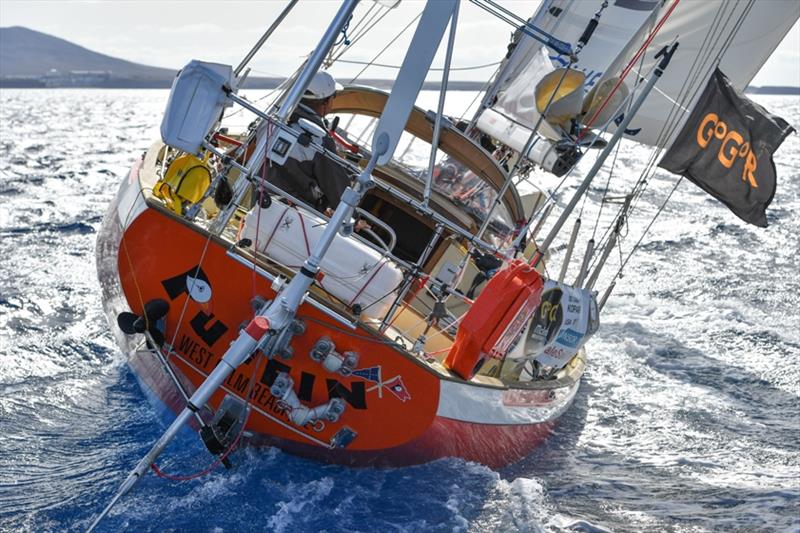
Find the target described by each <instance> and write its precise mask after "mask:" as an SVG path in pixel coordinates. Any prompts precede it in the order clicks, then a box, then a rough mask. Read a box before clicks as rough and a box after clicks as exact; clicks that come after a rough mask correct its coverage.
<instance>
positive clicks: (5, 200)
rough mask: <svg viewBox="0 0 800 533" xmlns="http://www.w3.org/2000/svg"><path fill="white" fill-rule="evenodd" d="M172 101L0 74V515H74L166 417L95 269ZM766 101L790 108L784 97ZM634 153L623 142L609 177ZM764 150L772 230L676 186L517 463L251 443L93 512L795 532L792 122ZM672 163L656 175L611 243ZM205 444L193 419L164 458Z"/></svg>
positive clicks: (189, 464) (799, 272)
mask: <svg viewBox="0 0 800 533" xmlns="http://www.w3.org/2000/svg"><path fill="white" fill-rule="evenodd" d="M455 95H456V96H454V97H453V98H454V99H455V100H454V101H453V100H451V101H449V102H448V105H451V106H454V105H456V106H457V104H461V106H462V107H464V106H466V105H467V104H468V103H469V101H471V100H472V98H473V97H474V93H455ZM166 97H167V92H166V91H157V90H153V91H149V90H83V89H74V90H55V89H53V90H44V89H43V90H2V91H0V530H3V531H36V532H43V531H54V532H61V531H81V530H84V529H85V528H86V527H88V525H89V524H90V523H91V520H92V518H93V516H94V515H96V513H98V512H99V511H100V510H101V509H102V508H103V507H104V506H105V504H106V503H107V502H108V500H109V499H110V498H111V496H112V495H113V494H114V492H115V491H116V489H117V487H118V485H119V484H120V483H121V482H122V480H123V479H124V478H125V476H126V474H127V473H128V472H129V471H130V469H131V468H132V467H133V466H134V465H135V464H136V462H137V461H138V460H139V459H140V458H141V457H142V456H143V455H144V454H145V453H146V451H147V450H148V449H149V448H150V446H151V444H152V443H153V442H154V441H155V440H156V439H157V438H158V436H159V435H160V434H161V432H162V431H163V429H164V428H165V424H166V423H168V422H169V416H166V415H164V413H159V411H158V409H155V408H154V406H153V405H151V404H150V403H149V402H148V401H147V399H146V397H145V395H144V394H143V392H142V391H141V389H140V388H139V386H138V384H137V381H136V379H135V377H134V376H133V375H132V373H131V371H130V370H129V368H128V367H127V365H126V363H125V357H124V356H123V354H122V353H121V352H120V351H119V350H118V348H117V346H116V345H115V343H114V341H113V339H112V336H111V334H110V330H109V326H108V324H107V322H106V319H105V316H104V315H103V313H102V310H101V302H100V290H99V286H98V282H97V278H96V272H95V266H94V246H95V238H96V234H97V230H98V227H99V225H100V222H101V219H102V216H103V214H104V212H105V209H106V206H107V205H108V204H109V202H110V201H111V199H112V197H113V195H114V193H115V191H116V189H117V184H118V182H119V181H120V179H122V178H123V177H124V176H125V175H126V172H127V169H128V168H129V166H130V164H131V163H132V162H133V161H134V160H135V159H136V158H138V157H139V156H140V155H141V153H142V152H143V151H144V150H145V149H146V148H147V147H148V146H149V144H150V143H151V142H152V141H153V140H154V139H156V138H157V136H158V126H159V124H160V120H161V113H162V112H163V109H164V105H165V102H166ZM428 100H431V98H430V95H428ZM756 100H758V101H759V102H760V103H761V104H763V105H765V106H766V107H767V108H768V109H770V110H772V111H773V112H775V113H777V114H779V115H781V116H783V117H784V118H786V119H787V120H788V121H789V122H790V123H792V124H793V125H794V126H795V127H800V99H798V97H785V96H770V97H760V96H759V97H756ZM430 107H432V105H431V106H430ZM648 155H649V152H647V151H645V150H642V149H641V148H639V147H637V146H636V145H634V144H632V143H629V144H626V145H624V146H623V147H622V148H621V149H620V151H619V153H618V154H617V157H616V163H615V180H616V179H617V177H619V178H620V179H622V180H625V179H628V182H630V180H631V179H635V176H636V175H638V172H639V171H640V170H641V166H642V164H643V163H644V162H645V160H646V157H647V156H648ZM775 160H776V166H777V173H778V176H779V178H778V191H777V194H776V195H775V199H774V202H773V204H772V206H771V207H770V209H769V217H768V219H769V224H770V226H769V228H767V229H759V228H756V227H753V226H748V225H746V224H744V223H743V222H741V221H739V220H738V219H737V218H736V217H735V216H734V215H733V214H731V213H730V212H729V211H728V210H727V209H726V208H724V207H722V206H721V205H720V204H719V203H718V202H716V201H715V200H713V199H711V198H709V197H707V196H706V195H705V194H704V193H702V192H701V191H700V190H699V189H697V188H696V187H694V186H693V185H692V184H690V183H688V182H684V183H682V184H681V185H680V187H679V188H678V190H677V191H676V192H675V195H674V197H673V201H672V202H671V203H670V204H668V206H667V208H666V209H665V210H664V212H663V213H662V215H661V218H660V219H659V221H658V222H657V223H656V224H655V226H654V227H653V230H652V231H651V233H650V234H648V236H647V237H646V238H645V240H644V241H643V245H642V248H641V250H640V251H639V253H638V254H637V255H635V256H634V259H633V260H632V261H631V262H630V263H629V264H628V266H627V267H626V269H625V270H624V277H623V278H622V280H621V282H620V284H619V286H618V288H617V290H616V291H615V293H614V294H613V295H612V297H611V299H610V301H609V303H608V305H607V306H606V308H605V310H604V313H603V315H602V325H601V329H600V331H599V332H598V334H597V335H596V336H595V337H594V338H593V339H592V340H591V341H590V343H589V345H588V354H589V364H588V369H587V373H586V376H585V379H584V382H583V384H582V386H581V389H580V391H579V393H578V395H577V399H576V401H575V403H574V405H573V406H572V408H571V409H570V410H569V411H568V412H567V413H566V414H565V415H564V416H563V418H562V419H561V420H560V422H559V424H558V426H557V428H556V430H555V433H554V434H553V435H552V436H551V438H550V439H549V440H548V441H547V442H546V443H545V444H544V445H543V446H542V447H541V448H539V449H538V450H537V451H536V452H534V453H533V454H532V455H531V456H530V457H528V458H527V459H525V460H523V461H521V462H520V463H518V464H515V465H513V466H511V467H508V468H506V469H503V470H501V471H493V470H490V469H489V468H486V467H483V466H481V465H478V464H473V463H469V462H465V461H463V460H460V459H445V460H439V461H436V462H434V463H431V464H426V465H421V466H416V467H411V468H397V469H371V468H364V469H351V468H345V467H341V466H331V465H326V464H321V463H317V462H314V461H310V460H306V459H302V458H298V457H294V456H291V455H288V454H286V453H284V452H282V451H279V450H276V449H269V448H262V449H243V450H239V451H236V452H235V453H234V454H233V456H232V459H233V462H234V463H235V467H234V468H233V469H232V470H225V469H222V468H221V469H218V470H215V471H213V472H212V473H211V474H210V475H208V476H205V477H203V478H200V479H198V480H194V481H188V482H173V481H168V480H164V479H160V478H157V477H155V476H152V475H149V476H147V477H146V478H145V479H144V480H143V481H142V482H140V483H139V485H138V486H137V487H136V489H135V490H134V491H133V492H132V493H131V494H129V495H128V496H127V497H126V498H125V499H123V501H122V502H121V503H120V504H119V505H118V506H117V507H115V508H114V510H113V511H112V513H111V514H110V516H109V517H108V518H107V520H106V521H105V522H103V524H102V526H101V528H100V530H101V531H109V532H111V531H121V530H129V531H208V532H239V531H276V532H317V531H326V532H337V531H348V532H389V531H395V532H419V531H441V532H445V531H447V532H451V531H458V532H462V531H463V532H465V531H470V532H472V531H479V532H483V531H491V532H495V531H496V532H509V531H524V532H527V531H567V532H574V531H580V532H605V531H618V532H629V531H630V532H638V531H676V532H700V531H798V530H800V268H799V267H798V263H800V137H799V136H798V135H792V136H790V137H789V138H788V139H787V140H786V141H785V143H784V145H783V146H782V148H781V149H780V151H779V152H778V153H777V154H776V157H775ZM582 168H583V167H582ZM542 180H543V181H542V182H541V184H542V185H543V186H544V187H546V188H552V187H555V185H556V184H557V181H555V179H553V178H550V181H547V180H548V179H547V178H543V179H542ZM574 182H575V180H572V182H570V185H569V186H568V187H567V188H566V189H565V190H566V191H569V189H570V187H574ZM615 182H616V181H612V189H614V187H615V185H613V183H615ZM604 183H605V180H599V181H598V184H597V185H596V186H595V187H594V188H593V189H592V190H591V191H590V194H589V199H588V201H587V207H586V209H587V210H588V211H587V216H586V217H585V223H586V221H589V220H591V219H592V216H590V215H589V214H588V213H590V212H597V210H598V206H599V201H600V198H601V197H602V194H603V188H604ZM674 183H675V178H674V177H673V176H670V175H668V174H666V173H661V172H659V173H658V174H657V175H656V178H654V179H653V180H651V183H650V185H649V187H648V190H647V193H646V194H645V196H644V197H643V199H642V202H641V204H640V205H639V208H640V209H639V214H640V215H641V216H640V217H639V218H636V219H633V218H632V220H631V221H630V222H629V227H628V233H627V236H626V238H625V239H624V240H623V247H624V250H625V251H627V250H629V249H630V247H631V246H632V245H633V243H634V242H635V241H636V239H638V236H639V235H640V234H641V230H642V229H643V228H644V225H645V224H646V222H647V221H648V216H652V214H653V213H654V212H655V210H656V209H657V208H658V206H659V205H660V203H661V201H663V199H664V197H665V196H666V194H667V193H668V192H669V190H670V189H671V188H672V186H673V184H674ZM619 190H620V191H622V190H623V189H622V187H621V186H620V187H619ZM592 209H594V211H592ZM587 226H590V225H588V224H587ZM615 253H616V252H615ZM556 258H557V255H556ZM209 462H210V458H209V456H208V454H207V452H205V450H204V448H203V446H202V445H201V444H200V443H199V440H198V439H197V437H196V436H195V435H194V434H192V433H191V432H189V431H186V432H184V433H182V434H181V435H180V436H179V438H178V439H177V441H176V442H175V443H174V444H173V445H171V446H170V447H169V448H168V451H167V452H166V454H165V455H164V456H163V457H162V458H161V459H160V461H159V465H160V466H161V468H162V469H164V470H167V471H169V472H171V473H181V474H188V473H192V472H195V471H198V470H202V469H203V468H204V467H205V466H206V465H207V464H208V463H209Z"/></svg>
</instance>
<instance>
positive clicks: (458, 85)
mask: <svg viewBox="0 0 800 533" xmlns="http://www.w3.org/2000/svg"><path fill="white" fill-rule="evenodd" d="M176 72H177V69H175V70H173V69H168V68H158V67H150V66H148V65H142V64H140V63H134V62H132V61H125V60H124V59H119V58H116V57H111V56H107V55H105V54H100V53H98V52H93V51H92V50H89V49H88V48H84V47H83V46H78V45H77V44H73V43H71V42H69V41H66V40H64V39H59V38H58V37H54V36H52V35H48V34H46V33H42V32H39V31H35V30H31V29H28V28H23V27H21V26H11V27H8V28H0V87H119V88H169V87H170V86H171V85H172V80H173V79H174V78H175V73H176ZM281 81H282V79H281V78H256V77H252V78H250V77H248V78H247V81H246V82H245V87H247V88H250V89H273V88H275V87H277V86H278V84H279V83H280V82H281ZM358 83H360V84H362V85H369V86H372V87H378V88H380V89H386V90H388V89H391V87H392V84H393V80H382V79H360V80H359V82H358ZM483 85H484V82H483V81H457V80H451V81H450V83H449V89H450V90H455V91H459V90H460V91H478V90H480V89H482V88H483ZM423 89H431V90H438V89H439V82H438V81H429V82H426V83H425V84H424V85H423ZM747 91H748V92H750V93H756V94H800V87H773V86H769V87H752V86H751V87H748V88H747Z"/></svg>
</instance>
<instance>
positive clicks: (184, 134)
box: [161, 59, 236, 154]
mask: <svg viewBox="0 0 800 533" xmlns="http://www.w3.org/2000/svg"><path fill="white" fill-rule="evenodd" d="M223 86H228V87H230V88H231V89H232V90H234V91H235V90H236V79H235V78H234V76H233V69H232V68H231V66H230V65H221V64H219V63H206V62H203V61H198V60H196V59H193V60H192V61H190V62H189V64H188V65H186V66H185V67H183V69H181V71H180V72H178V75H177V76H176V77H175V81H173V82H172V90H171V91H170V94H169V100H168V101H167V109H166V111H165V112H164V119H163V120H162V121H161V139H162V140H163V141H164V143H165V144H167V145H169V146H172V147H173V148H178V149H180V150H183V151H185V152H189V153H190V154H196V153H197V152H198V151H199V150H200V147H201V146H202V145H203V141H204V140H205V138H206V136H207V135H208V134H209V132H211V130H212V128H214V126H215V125H216V124H217V122H219V120H220V119H221V118H222V112H223V111H224V109H225V108H226V107H229V106H230V105H231V102H230V100H229V99H228V97H227V95H226V94H225V91H224V90H223Z"/></svg>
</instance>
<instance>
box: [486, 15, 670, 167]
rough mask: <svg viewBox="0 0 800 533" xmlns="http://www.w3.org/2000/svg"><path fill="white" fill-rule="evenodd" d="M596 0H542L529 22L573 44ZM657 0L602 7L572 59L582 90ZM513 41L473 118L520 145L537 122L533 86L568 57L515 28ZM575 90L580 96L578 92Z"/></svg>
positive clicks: (546, 132) (506, 140) (514, 145)
mask: <svg viewBox="0 0 800 533" xmlns="http://www.w3.org/2000/svg"><path fill="white" fill-rule="evenodd" d="M602 4H603V2H602V1H589V0H584V1H579V2H576V1H572V0H550V1H545V2H543V3H542V5H541V6H540V7H539V9H538V11H537V12H536V14H535V15H534V16H533V17H532V18H531V19H530V22H531V24H533V25H535V26H536V27H538V28H541V29H542V30H543V31H545V32H547V33H549V34H551V35H553V36H555V37H556V38H557V39H560V40H562V41H566V42H569V43H572V45H573V47H574V46H576V44H577V43H578V41H579V39H580V37H581V35H582V34H583V32H584V30H585V29H586V27H587V25H588V24H589V21H590V20H591V19H592V17H594V15H595V13H596V12H598V11H599V10H600V9H601V7H602ZM661 4H662V0H616V2H613V3H609V5H608V6H607V7H606V8H605V9H603V10H602V12H601V15H600V23H599V25H598V26H597V29H596V30H595V31H594V33H593V34H592V36H591V38H590V39H589V41H588V43H587V44H586V45H585V46H584V47H583V48H582V49H581V50H580V53H579V54H578V58H577V59H578V60H577V62H576V63H574V64H573V68H574V69H576V70H578V71H579V72H582V73H583V74H584V75H585V79H584V81H583V87H582V89H583V91H584V92H585V91H589V90H590V89H591V88H592V87H593V86H594V85H595V84H596V82H597V81H598V80H599V79H600V78H601V76H602V75H603V73H604V72H605V70H606V69H607V68H608V66H609V65H610V64H611V62H612V61H613V60H614V58H615V57H617V56H618V54H619V53H621V52H622V51H623V50H624V49H625V48H626V47H627V46H628V44H629V42H630V41H631V39H632V38H633V36H634V35H635V34H636V33H637V31H638V30H639V28H640V27H641V26H642V25H643V24H644V23H645V22H646V21H647V20H648V17H649V16H650V15H651V13H652V12H653V11H654V10H655V8H656V7H658V6H660V5H661ZM515 43H516V44H515V45H513V50H512V52H511V53H510V56H509V57H508V58H507V59H506V61H505V63H504V65H503V66H502V68H501V71H500V73H499V75H498V77H497V79H496V81H495V84H494V85H493V86H492V88H491V89H490V90H489V91H488V94H487V97H488V98H487V99H488V100H489V101H490V102H491V105H490V106H488V107H487V109H485V110H484V111H483V112H482V113H481V114H480V115H479V117H478V120H477V122H476V124H477V126H478V128H479V129H480V130H481V131H483V132H485V133H487V134H489V135H491V136H492V137H494V138H496V139H498V140H499V141H501V142H503V143H504V144H506V145H508V146H510V147H511V148H513V149H515V150H517V151H520V150H522V148H523V147H524V145H525V142H526V141H527V140H528V137H529V136H530V133H531V130H532V129H533V128H534V127H535V126H536V125H537V122H539V112H538V111H537V109H536V105H535V95H534V88H535V87H536V86H537V84H538V83H539V81H540V80H542V78H544V77H545V76H546V75H547V74H549V73H551V72H553V70H554V69H555V67H562V66H566V65H567V64H569V58H568V57H565V56H563V55H559V54H557V53H556V52H553V51H552V50H550V49H548V48H546V47H545V46H544V45H543V44H541V43H539V42H538V41H536V40H534V39H532V38H531V37H529V36H527V35H524V34H522V33H521V32H518V34H517V35H516V36H515ZM580 96H581V98H582V96H583V94H580ZM539 131H540V133H542V134H543V135H545V136H547V137H549V138H551V139H557V138H559V137H560V134H559V132H557V131H553V130H552V129H550V128H549V126H548V125H547V124H546V123H543V124H540V126H539Z"/></svg>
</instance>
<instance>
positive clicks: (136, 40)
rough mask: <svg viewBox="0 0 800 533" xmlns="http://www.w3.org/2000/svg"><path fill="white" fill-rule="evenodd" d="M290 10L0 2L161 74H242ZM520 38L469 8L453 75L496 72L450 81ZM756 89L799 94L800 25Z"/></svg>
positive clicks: (410, 14) (178, 3)
mask: <svg viewBox="0 0 800 533" xmlns="http://www.w3.org/2000/svg"><path fill="white" fill-rule="evenodd" d="M684 1H702V0H684ZM775 1H780V2H800V0H775ZM286 3H287V2H286V1H284V0H236V1H234V0H229V1H202V0H201V1H196V0H195V1H193V0H135V1H129V0H0V26H25V27H27V28H31V29H34V30H38V31H42V32H45V33H49V34H51V35H55V36H57V37H61V38H63V39H66V40H68V41H71V42H74V43H76V44H79V45H81V46H84V47H86V48H89V49H90V50H93V51H96V52H100V53H103V54H107V55H110V56H114V57H119V58H122V59H127V60H129V61H134V62H137V63H143V64H146V65H152V66H159V67H166V68H173V69H177V68H179V67H181V66H183V65H184V64H186V63H187V62H188V61H189V60H191V59H203V60H207V61H215V62H219V63H226V64H231V65H236V64H237V63H238V62H239V60H240V59H241V58H242V57H243V56H244V55H245V54H246V53H247V51H248V50H249V49H250V48H251V46H252V45H253V44H254V43H255V42H256V41H257V40H258V38H259V37H260V35H261V34H262V33H263V31H264V30H265V28H266V27H267V26H269V24H270V23H271V22H272V21H273V20H274V19H275V17H276V16H277V14H278V13H279V12H280V11H281V10H282V9H283V8H284V7H285V5H286ZM502 3H503V4H504V5H507V6H509V7H510V8H512V9H513V10H514V11H515V12H516V13H520V14H523V15H524V14H532V13H533V12H534V11H535V9H536V6H537V5H538V2H537V1H534V0H530V1H529V0H505V1H503V2H502ZM598 3H599V0H598ZM338 5H339V2H336V1H332V0H302V1H301V2H300V3H299V4H298V5H297V6H296V7H295V8H294V10H293V11H292V13H291V14H290V15H289V16H288V17H287V19H286V20H285V21H284V23H283V24H282V25H281V27H280V28H279V29H278V31H276V32H275V34H274V35H273V36H272V38H271V39H270V40H269V41H268V43H267V45H266V46H265V47H264V49H262V51H261V53H260V54H259V55H258V56H256V58H255V59H254V60H253V62H252V63H251V66H252V67H253V75H256V76H270V75H273V76H285V75H288V74H289V73H291V72H292V71H294V69H295V68H296V67H297V66H298V65H299V64H300V62H301V61H302V58H303V57H304V56H305V55H307V54H308V53H309V52H310V51H311V50H312V49H313V47H314V46H315V44H316V43H317V41H318V40H319V37H320V35H321V31H322V26H323V25H324V23H325V22H326V21H329V20H330V18H331V17H332V16H333V14H334V13H335V12H336V10H337V8H338ZM372 5H373V3H372V2H369V1H364V2H362V3H361V5H359V7H358V8H357V10H356V16H355V17H354V22H353V25H355V24H356V22H355V21H357V20H359V18H360V16H359V13H361V14H364V13H365V12H366V11H367V9H369V7H370V6H372ZM420 8H421V1H420V0H403V2H401V3H400V6H399V7H397V8H396V9H395V10H393V11H392V13H391V15H390V16H387V17H386V18H385V19H383V20H382V21H381V23H380V26H378V30H377V31H374V32H372V33H370V34H368V35H366V36H365V37H364V38H363V39H362V40H361V41H360V42H359V43H357V46H354V47H353V48H352V49H351V50H348V51H347V53H345V54H344V55H343V56H342V59H345V60H354V61H359V60H361V61H363V60H368V59H371V58H372V57H373V56H374V55H375V54H376V53H377V52H378V51H379V50H380V49H381V48H383V47H384V46H385V45H386V44H387V43H388V42H389V40H390V39H391V38H392V37H393V36H394V35H396V34H397V33H398V32H399V31H400V30H401V29H402V28H403V27H404V26H406V25H407V24H409V23H410V22H411V20H412V19H413V18H414V16H415V15H416V14H417V13H418V12H419V11H420ZM354 29H355V28H354ZM511 31H512V28H511V26H509V25H508V24H506V23H504V22H502V21H499V20H497V19H494V18H493V17H491V16H489V15H488V14H487V13H486V12H484V11H482V10H481V9H480V8H478V7H476V6H475V5H473V4H471V3H470V2H462V4H461V13H460V16H459V23H458V31H457V37H456V53H455V54H454V57H453V67H460V68H463V67H479V66H482V65H491V66H487V67H484V68H478V69H471V70H466V71H459V72H453V74H452V75H451V79H461V80H485V79H487V78H489V77H490V76H491V75H492V73H493V72H494V68H495V67H494V63H496V62H497V61H499V60H500V59H501V58H502V57H503V56H504V54H505V52H506V44H507V43H508V39H509V37H510V34H511ZM412 32H413V25H412V27H411V28H410V29H409V30H408V31H406V33H405V34H404V36H403V38H401V39H400V40H398V41H397V43H395V45H394V46H392V47H390V48H389V49H388V50H387V51H386V52H385V54H384V55H382V56H381V57H380V59H379V62H383V63H386V64H391V65H398V64H400V62H401V61H402V54H403V52H404V51H405V48H406V46H407V43H408V40H409V39H410V36H411V34H412ZM440 48H441V49H443V48H444V46H442V47H440ZM441 56H442V54H441V53H440V57H439V58H438V62H437V61H435V62H434V63H435V64H437V65H441V64H442V58H441ZM359 70H361V66H359V65H346V64H337V65H336V67H335V71H334V74H336V75H337V77H339V78H341V79H342V80H343V81H345V82H347V81H349V77H351V76H353V75H354V74H356V73H357V72H358V71H359ZM393 73H394V71H393V70H388V69H382V68H377V67H372V68H370V70H369V71H367V72H366V73H365V74H364V76H365V77H372V78H389V77H392V74H393ZM752 85H758V86H760V85H791V86H800V23H797V24H795V25H794V27H793V28H792V29H791V30H790V31H789V33H788V34H787V36H786V38H785V39H784V40H783V42H782V43H781V44H780V45H779V46H778V47H777V49H776V50H775V52H774V53H773V55H772V57H771V58H770V59H769V60H768V61H767V62H766V63H765V64H764V66H763V67H762V69H761V71H760V72H759V73H758V74H757V75H756V77H755V78H754V79H753V81H752Z"/></svg>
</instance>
